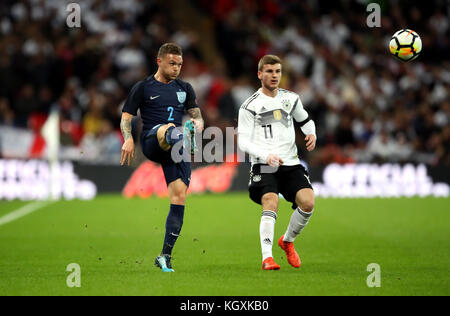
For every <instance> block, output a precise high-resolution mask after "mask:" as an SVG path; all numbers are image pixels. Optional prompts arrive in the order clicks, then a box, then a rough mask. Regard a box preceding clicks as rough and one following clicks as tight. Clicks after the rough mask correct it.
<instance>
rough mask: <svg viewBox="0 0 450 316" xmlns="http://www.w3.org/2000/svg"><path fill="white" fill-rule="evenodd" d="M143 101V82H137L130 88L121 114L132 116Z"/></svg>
mask: <svg viewBox="0 0 450 316" xmlns="http://www.w3.org/2000/svg"><path fill="white" fill-rule="evenodd" d="M143 100H144V84H143V81H139V82H137V83H136V84H135V85H134V86H133V88H131V91H130V94H129V95H128V97H127V100H126V101H125V104H124V106H123V109H122V112H127V113H130V114H133V115H136V114H137V110H138V109H139V107H140V106H141V104H142V102H143Z"/></svg>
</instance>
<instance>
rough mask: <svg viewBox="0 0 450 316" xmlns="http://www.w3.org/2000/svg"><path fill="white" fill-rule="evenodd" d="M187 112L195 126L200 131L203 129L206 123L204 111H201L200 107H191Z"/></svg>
mask: <svg viewBox="0 0 450 316" xmlns="http://www.w3.org/2000/svg"><path fill="white" fill-rule="evenodd" d="M187 112H188V114H189V116H190V117H191V121H192V122H194V125H195V128H196V129H197V130H198V131H200V132H201V131H203V127H204V126H205V123H204V121H203V117H202V112H201V111H200V108H192V109H189V110H188V111H187Z"/></svg>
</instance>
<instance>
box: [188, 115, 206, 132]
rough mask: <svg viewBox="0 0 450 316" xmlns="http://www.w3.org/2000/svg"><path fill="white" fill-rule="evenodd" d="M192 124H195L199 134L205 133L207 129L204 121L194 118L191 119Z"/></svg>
mask: <svg viewBox="0 0 450 316" xmlns="http://www.w3.org/2000/svg"><path fill="white" fill-rule="evenodd" d="M191 121H192V123H194V126H195V129H196V130H197V132H203V129H204V128H205V123H204V122H203V120H197V119H194V118H191Z"/></svg>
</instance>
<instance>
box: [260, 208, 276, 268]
mask: <svg viewBox="0 0 450 316" xmlns="http://www.w3.org/2000/svg"><path fill="white" fill-rule="evenodd" d="M276 219H277V213H275V212H273V211H263V212H262V216H261V224H260V225H259V236H260V237H261V250H262V257H263V261H264V260H265V259H266V258H269V257H272V245H273V234H274V231H275V220H276Z"/></svg>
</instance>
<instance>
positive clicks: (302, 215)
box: [283, 207, 313, 242]
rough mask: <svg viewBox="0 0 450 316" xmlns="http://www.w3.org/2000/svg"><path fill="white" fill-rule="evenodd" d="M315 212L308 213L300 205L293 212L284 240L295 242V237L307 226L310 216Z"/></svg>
mask: <svg viewBox="0 0 450 316" xmlns="http://www.w3.org/2000/svg"><path fill="white" fill-rule="evenodd" d="M312 213H313V212H311V213H306V212H303V211H302V210H301V209H300V207H297V209H296V210H295V211H294V213H292V216H291V220H290V221H289V225H288V228H287V230H286V233H285V234H284V238H283V240H284V241H287V242H294V240H295V238H297V236H298V235H300V233H301V232H302V230H303V228H305V226H306V224H308V221H309V218H310V217H311V215H312Z"/></svg>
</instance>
